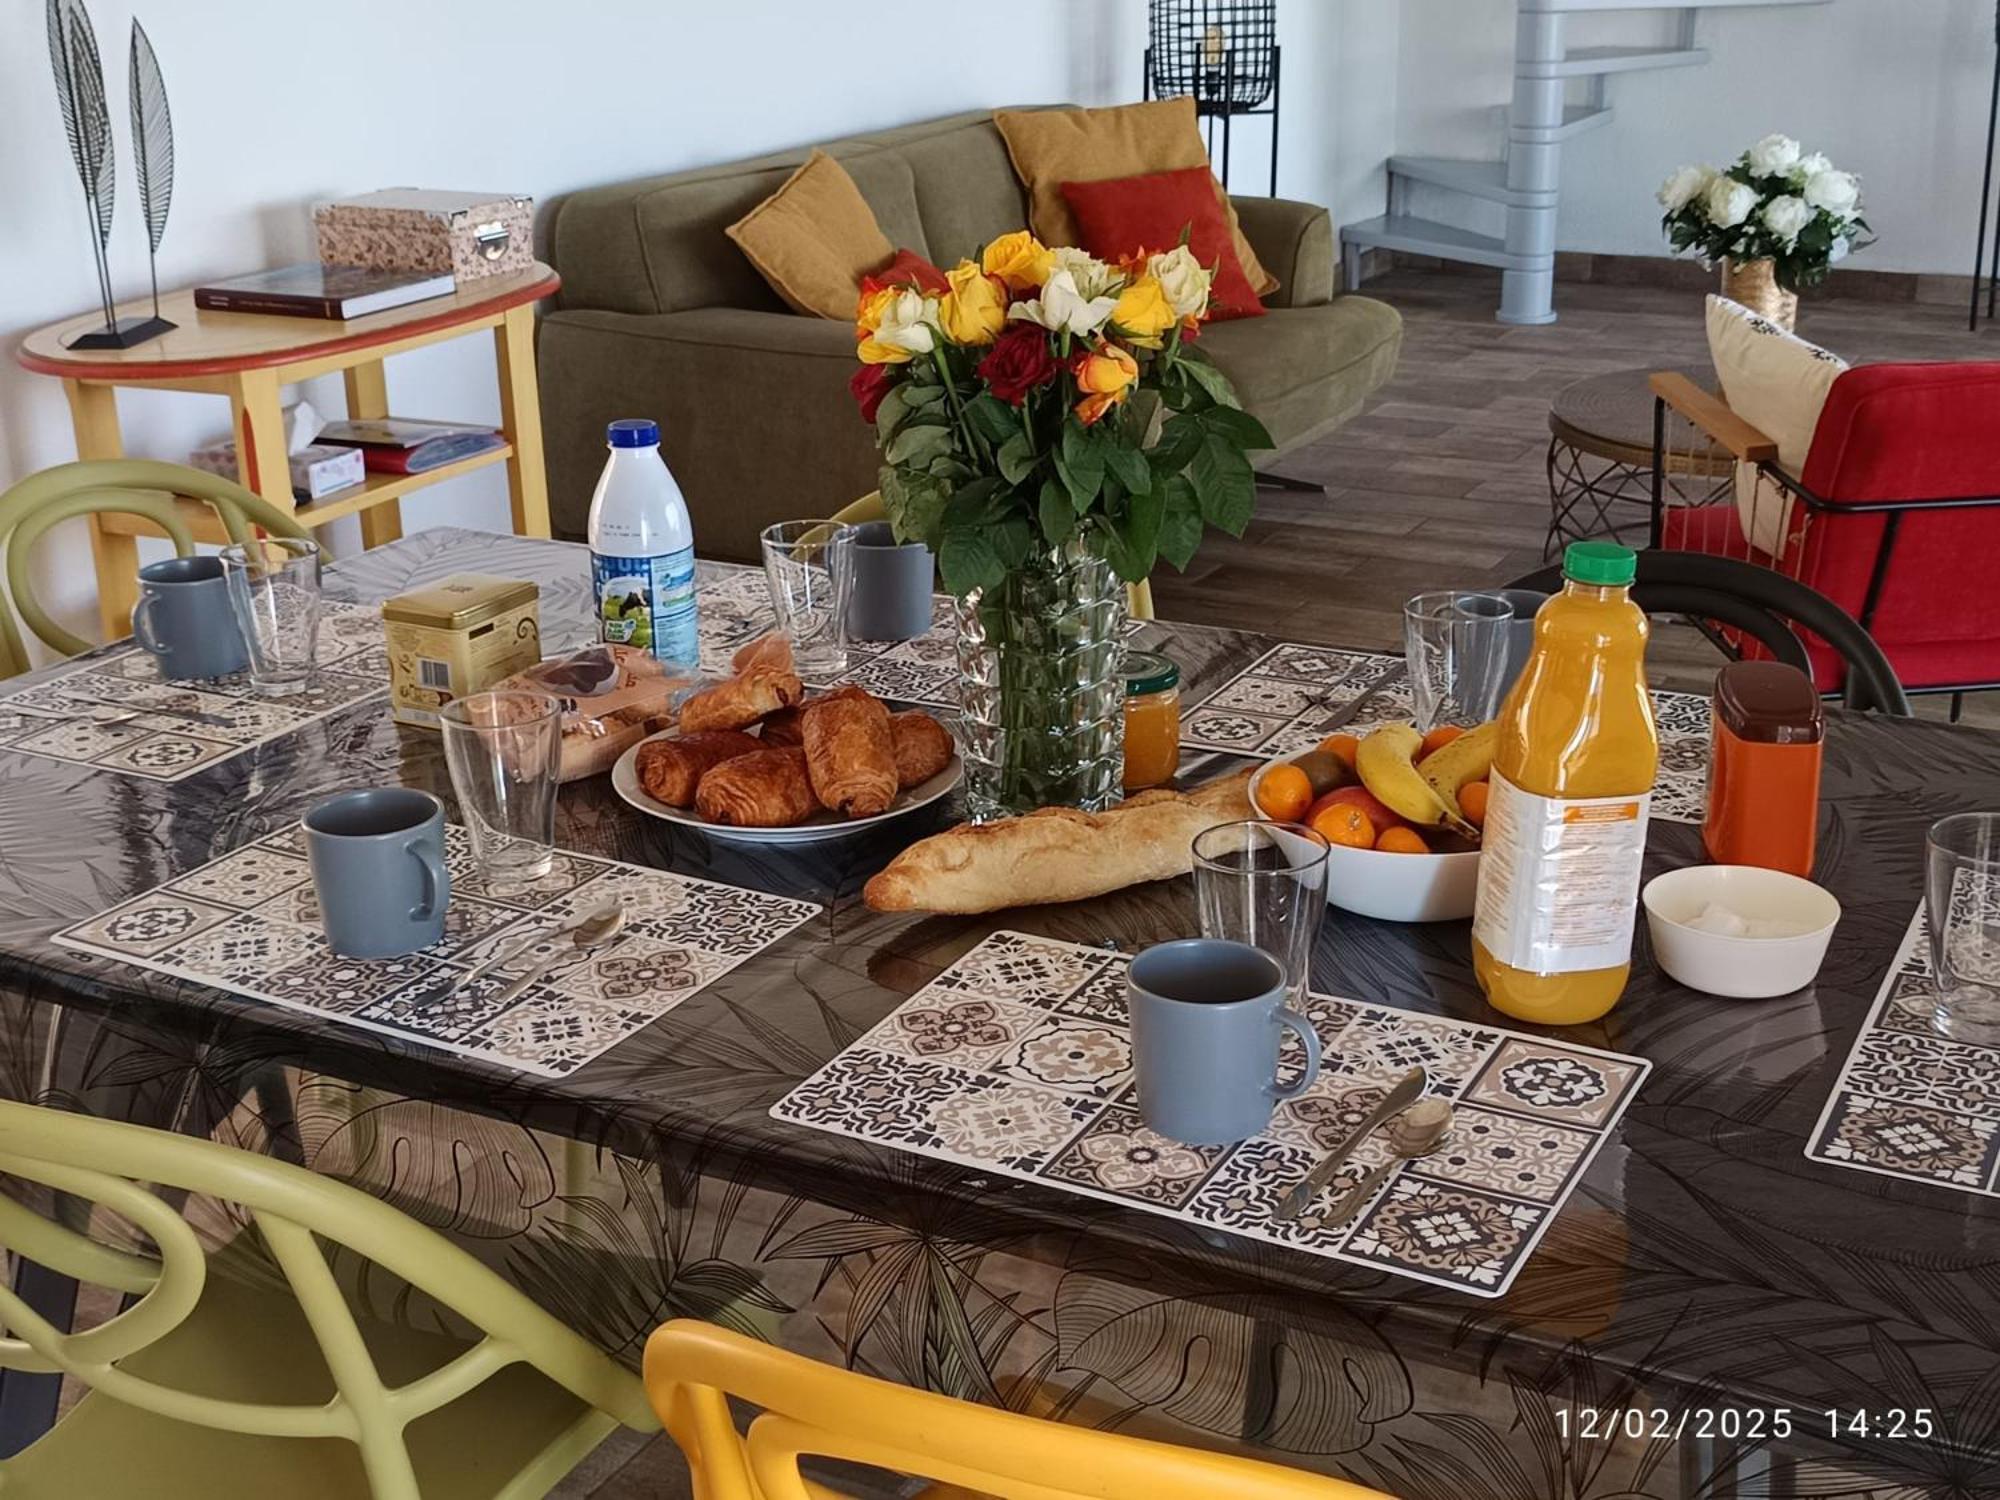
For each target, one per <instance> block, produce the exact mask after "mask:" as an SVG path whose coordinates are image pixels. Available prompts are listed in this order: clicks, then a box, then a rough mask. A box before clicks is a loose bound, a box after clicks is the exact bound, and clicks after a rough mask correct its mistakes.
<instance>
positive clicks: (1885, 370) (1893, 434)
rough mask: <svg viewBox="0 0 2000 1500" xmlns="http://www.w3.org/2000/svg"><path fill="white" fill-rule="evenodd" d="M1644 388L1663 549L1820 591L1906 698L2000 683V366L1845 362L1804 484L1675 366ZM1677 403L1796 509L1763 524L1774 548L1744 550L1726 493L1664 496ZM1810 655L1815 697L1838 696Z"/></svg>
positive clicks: (1823, 650)
mask: <svg viewBox="0 0 2000 1500" xmlns="http://www.w3.org/2000/svg"><path fill="white" fill-rule="evenodd" d="M1651 384H1652V389H1653V394H1654V396H1655V397H1656V398H1657V399H1656V400H1655V403H1654V426H1653V434H1654V436H1653V445H1654V474H1655V480H1654V488H1653V536H1652V540H1653V545H1654V546H1656V547H1664V548H1668V549H1672V550H1680V551H1691V552H1704V553H1709V554H1712V555H1719V556H1727V557H1735V558H1741V559H1745V560H1747V561H1750V562H1755V563H1758V564H1761V565H1762V566H1765V567H1769V568H1774V569H1776V570H1777V571H1779V572H1781V573H1784V574H1786V575H1787V576H1789V577H1792V578H1796V579H1797V580H1798V581H1799V582H1801V583H1804V584H1807V585H1809V586H1810V587H1812V588H1815V589H1817V590H1818V591H1819V592H1820V593H1822V594H1825V595H1826V596H1827V597H1828V598H1830V599H1832V600H1833V601H1834V602H1835V603H1837V604H1839V605H1840V606H1841V607H1842V608H1844V609H1845V610H1847V611H1848V613H1850V614H1852V615H1853V616H1854V617H1855V618H1856V619H1858V620H1859V621H1860V622H1861V623H1862V625H1863V626H1865V627H1866V628H1867V630H1868V631H1869V633H1870V634H1871V635H1873V636H1874V638H1875V640H1876V642H1877V643H1878V644H1879V645H1880V646H1881V647H1882V649H1883V651H1884V652H1885V653H1886V654H1887V655H1888V657H1889V660H1890V661H1891V663H1893V664H1894V666H1895V669H1896V675H1897V676H1898V677H1899V678H1901V679H1902V683H1903V686H1904V687H1905V688H1906V689H1907V690H1908V691H1910V692H1912V693H1939V692H1949V693H1952V694H1954V695H1957V694H1961V693H1964V692H1967V691H1971V690H1973V689H1976V688H1992V687H2000V587H1996V586H1995V584H1996V580H1995V569H1996V565H2000V363H1963V364H1878V365H1860V366H1856V367H1855V368H1853V369H1850V370H1846V371H1843V372H1842V373H1841V374H1840V375H1839V377H1838V378H1836V379H1835V381H1834V382H1833V386H1832V389H1831V390H1830V391H1829V392H1828V395H1827V400H1826V405H1825V407H1824V408H1823V409H1822V410H1821V412H1820V417H1819V422H1818V425H1817V426H1816V427H1814V429H1813V436H1812V445H1811V448H1810V449H1809V451H1808V454H1807V457H1806V462H1805V467H1804V469H1803V470H1802V471H1801V472H1800V473H1799V475H1798V476H1797V477H1796V478H1795V477H1793V476H1792V475H1789V474H1787V473H1786V472H1785V471H1784V470H1783V469H1781V468H1779V467H1778V463H1777V444H1776V443H1775V442H1774V441H1772V440H1771V439H1770V438H1769V437H1767V436H1766V435H1765V434H1763V433H1761V432H1759V431H1758V430H1757V429H1756V428H1754V427H1752V426H1750V424H1749V423H1747V422H1745V421H1743V419H1742V418H1740V417H1738V416H1737V415H1736V414H1735V413H1734V412H1732V411H1731V410H1730V409H1729V408H1728V407H1727V406H1726V405H1725V404H1724V403H1723V401H1722V400H1721V399H1720V398H1719V397H1717V396H1714V395H1712V394H1710V393H1709V392H1707V391H1704V390H1702V389H1701V388H1700V387H1698V386H1696V385H1695V384H1694V383H1693V382H1692V381H1690V380H1688V379H1687V378H1686V377H1685V376H1682V375H1678V374H1675V373H1672V372H1662V373H1660V374H1656V375H1654V376H1653V378H1652V382H1651ZM1668 407H1672V408H1673V409H1674V410H1675V411H1677V412H1679V413H1680V414H1681V415H1683V416H1685V417H1687V418H1688V419H1689V420H1690V421H1691V422H1693V423H1694V425H1695V426H1696V427H1697V428H1698V429H1700V430H1701V431H1702V432H1704V433H1706V434H1707V435H1708V437H1709V438H1710V439H1711V440H1712V441H1714V442H1715V443H1716V444H1717V445H1718V446H1720V447H1723V448H1726V449H1728V450H1729V452H1731V453H1732V454H1734V455H1735V456H1736V457H1737V458H1738V459H1739V460H1742V461H1744V462H1747V463H1753V464H1756V465H1757V466H1758V468H1759V469H1760V470H1761V471H1762V472H1763V473H1764V474H1765V475H1766V476H1767V477H1768V478H1769V479H1770V480H1771V481H1772V483H1773V485H1775V486H1776V490H1775V491H1771V490H1770V489H1769V487H1766V490H1765V493H1766V494H1767V495H1770V496H1771V500H1769V501H1767V500H1765V499H1761V498H1760V500H1759V501H1758V503H1759V504H1760V505H1762V504H1766V503H1772V502H1773V501H1775V503H1778V504H1780V505H1785V504H1789V513H1788V514H1787V515H1786V516H1785V517H1784V522H1783V526H1782V531H1780V530H1779V529H1778V528H1776V527H1775V526H1774V527H1771V528H1769V532H1768V534H1771V535H1782V537H1783V549H1782V552H1781V554H1780V555H1776V556H1773V555H1771V554H1769V553H1766V552H1762V551H1759V550H1757V549H1755V548H1753V547H1751V545H1750V544H1749V542H1748V541H1747V540H1746V539H1745V528H1744V526H1743V524H1742V521H1741V518H1739V516H1738V514H1737V508H1736V506H1735V504H1734V503H1733V501H1731V500H1723V501H1721V502H1719V503H1708V504H1701V505H1672V506H1670V505H1667V504H1665V498H1666V497H1665V493H1664V486H1663V485H1662V484H1661V483H1660V480H1659V478H1658V476H1659V475H1660V474H1662V473H1664V459H1665V454H1664V452H1663V451H1662V450H1663V448H1664V439H1665V431H1666V409H1667V408H1668ZM1779 497H1782V498H1779ZM1757 530H1758V533H1759V534H1760V535H1764V534H1767V529H1766V527H1765V526H1759V527H1758V528H1757ZM1731 644H1732V645H1737V644H1739V643H1734V642H1732V643H1731ZM1752 648H1754V643H1752ZM1806 648H1807V653H1808V655H1809V656H1810V657H1811V659H1812V662H1813V675H1814V680H1815V681H1816V682H1817V683H1818V685H1819V687H1820V689H1821V691H1823V692H1832V691H1834V690H1836V689H1838V688H1839V687H1840V686H1841V677H1842V671H1843V667H1842V663H1841V659H1840V657H1839V655H1838V654H1837V653H1835V652H1834V651H1833V650H1832V649H1831V648H1830V647H1828V646H1827V645H1826V644H1825V643H1824V642H1822V641H1819V640H1817V639H1815V638H1808V639H1807V641H1806Z"/></svg>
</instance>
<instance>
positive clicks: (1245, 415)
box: [1200, 406, 1276, 449]
mask: <svg viewBox="0 0 2000 1500" xmlns="http://www.w3.org/2000/svg"><path fill="white" fill-rule="evenodd" d="M1200 421H1201V425H1202V426H1203V427H1205V428H1206V429H1207V430H1208V431H1210V432H1219V433H1221V434H1222V435H1223V436H1224V437H1226V438H1228V439H1229V440H1230V441H1231V442H1232V443H1234V444H1235V445H1236V446H1237V447H1239V448H1251V449H1255V448H1270V447H1274V446H1276V445H1275V444H1274V443H1272V441H1271V434H1270V433H1269V432H1267V431H1265V429H1264V424H1263V423H1262V422H1260V421H1258V420H1257V419H1256V418H1255V417H1253V416H1251V415H1250V413H1249V412H1247V411H1243V410H1241V409H1239V408H1237V407H1234V406H1211V407H1210V408H1209V409H1208V410H1207V411H1205V412H1203V413H1202V414H1201V418H1200Z"/></svg>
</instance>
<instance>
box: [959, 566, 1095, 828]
mask: <svg viewBox="0 0 2000 1500" xmlns="http://www.w3.org/2000/svg"><path fill="white" fill-rule="evenodd" d="M954 612H955V613H956V615H957V622H958V669H959V678H960V681H959V698H960V704H961V706H962V708H963V710H964V723H963V725H962V744H963V749H964V756H965V792H966V803H967V807H968V810H969V811H970V813H971V815H972V818H973V821H975V822H981V823H983V822H988V821H990V820H992V819H994V818H1004V817H1011V816H1013V815H1015V814H1017V813H1025V812H1032V811H1033V810H1034V809H1036V808H1038V807H1078V808H1082V809H1083V810H1084V811H1086V812H1099V811H1102V810H1103V809H1104V808H1107V807H1109V806H1111V805H1112V804H1113V803H1115V802H1116V801H1117V800H1118V795H1119V787H1120V785H1121V783H1122V781H1123V772H1124V765H1125V701H1124V691H1125V681H1124V677H1123V675H1122V673H1121V671H1120V667H1121V661H1120V657H1121V653H1122V651H1123V640H1124V634H1125V585H1124V584H1122V583H1120V582H1119V581H1118V577H1117V575H1116V574H1115V573H1113V572H1112V570H1111V565H1110V564H1109V563H1108V562H1106V561H1105V560H1104V557H1103V555H1102V553H1101V551H1100V550H1099V549H1098V547H1097V546H1096V545H1095V544H1094V543H1093V542H1092V541H1091V540H1089V539H1087V538H1072V539H1071V540H1070V541H1069V542H1067V543H1066V544H1064V545H1063V546H1061V547H1058V548H1054V549H1051V550H1048V551H1045V552H1039V553H1036V554H1034V555H1032V556H1030V557H1029V558H1028V560H1027V561H1026V562H1025V563H1024V564H1023V565H1022V566H1021V567H1020V568H1019V569H1017V570H1016V571H1015V572H1014V573H1013V574H1011V575H1010V576H1009V577H1008V578H1007V580H1006V582H1004V583H1002V584H1000V585H998V586H997V587H995V588H992V589H975V590H973V591H972V593H970V594H969V595H967V596H966V597H965V598H964V599H961V600H957V601H955V603H954Z"/></svg>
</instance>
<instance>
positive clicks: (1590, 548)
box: [1563, 542, 1639, 588]
mask: <svg viewBox="0 0 2000 1500" xmlns="http://www.w3.org/2000/svg"><path fill="white" fill-rule="evenodd" d="M1638 572H1639V554H1638V553H1636V552H1634V551H1633V550H1632V549H1631V548H1630V547H1621V546H1619V545H1618V544H1617V543H1616V542H1571V543H1570V544H1569V545H1568V546H1567V547H1565V548H1564V549H1563V577H1565V578H1568V579H1571V580H1573V581H1575V582H1577V583H1589V584H1595V585H1596V586H1597V587H1599V588H1623V587H1624V586H1625V585H1626V584H1628V583H1630V582H1631V581H1632V580H1633V578H1634V577H1636V576H1637V574H1638Z"/></svg>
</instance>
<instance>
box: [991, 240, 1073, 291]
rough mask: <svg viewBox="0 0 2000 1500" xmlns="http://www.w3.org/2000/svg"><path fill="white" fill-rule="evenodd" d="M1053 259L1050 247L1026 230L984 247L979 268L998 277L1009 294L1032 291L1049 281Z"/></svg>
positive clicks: (1053, 263) (1053, 264)
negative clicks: (1004, 283)
mask: <svg viewBox="0 0 2000 1500" xmlns="http://www.w3.org/2000/svg"><path fill="white" fill-rule="evenodd" d="M1054 266H1055V256H1053V255H1052V254H1050V253H1049V247H1048V246H1046V245H1044V244H1043V243H1042V242H1041V241H1040V240H1038V239H1036V238H1035V237H1034V236H1033V235H1032V234H1030V233H1028V231H1027V230H1025V229H1017V230H1015V231H1014V232H1013V233H1012V234H1003V235H1001V236H1000V238H999V239H997V240H994V241H993V242H992V243H990V244H989V245H987V247H986V249H985V251H984V252H982V253H981V255H980V257H979V269H980V270H982V271H984V272H985V273H986V274H987V275H988V276H998V277H999V278H1000V279H1001V280H1002V281H1004V282H1006V283H1007V290H1008V291H1010V292H1031V291H1033V290H1034V289H1035V288H1036V287H1038V286H1040V285H1041V284H1042V283H1043V282H1045V281H1047V280H1048V279H1049V272H1050V270H1052V269H1053V268H1054Z"/></svg>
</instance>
